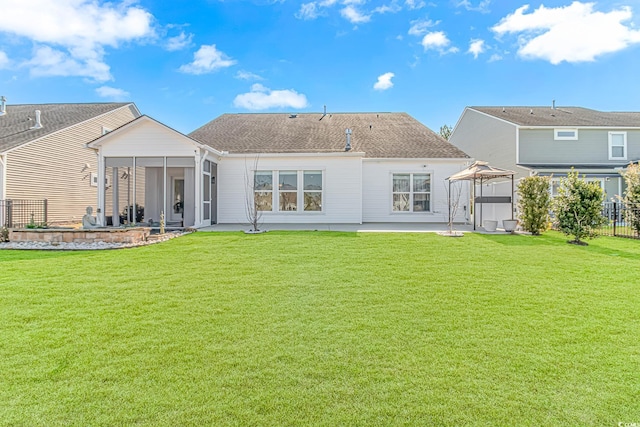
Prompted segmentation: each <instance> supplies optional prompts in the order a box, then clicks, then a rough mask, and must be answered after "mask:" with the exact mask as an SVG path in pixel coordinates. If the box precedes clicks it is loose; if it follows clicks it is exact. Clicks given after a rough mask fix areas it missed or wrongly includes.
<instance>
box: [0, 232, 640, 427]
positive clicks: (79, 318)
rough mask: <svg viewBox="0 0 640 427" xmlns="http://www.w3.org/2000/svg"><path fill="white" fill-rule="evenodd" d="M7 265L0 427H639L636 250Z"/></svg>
mask: <svg viewBox="0 0 640 427" xmlns="http://www.w3.org/2000/svg"><path fill="white" fill-rule="evenodd" d="M565 241H566V238H564V237H563V236H561V235H559V234H556V233H548V234H546V235H544V236H541V237H531V236H497V235H490V236H489V235H472V234H467V235H466V236H465V237H463V238H447V237H442V236H438V235H434V234H373V233H369V234H351V233H330V232H326V233H324V232H271V233H267V234H264V235H244V234H242V233H196V234H193V235H189V236H186V237H182V238H179V239H175V240H171V241H169V242H165V243H161V244H157V245H152V246H149V247H144V248H136V249H127V250H117V251H100V252H28V251H0V425H11V426H14V425H17V426H39V425H42V426H55V425H60V426H62V425H64V426H67V425H79V426H87V425H92V426H94V425H95V426H98V425H105V426H117V425H150V426H158V425H161V426H162V425H166V426H180V425H216V426H218V425H237V426H251V425H256V426H270V425H296V426H297V425H327V426H338V425H340V426H347V425H380V426H389V425H451V426H454V425H455V426H458V425H492V426H493V425H495V426H511V425H513V426H515V425H518V426H521V425H530V426H541V425H542V426H617V425H618V423H619V422H626V423H633V422H635V423H640V292H639V287H640V241H632V240H624V239H614V238H600V239H596V240H593V241H590V245H589V246H588V247H578V246H574V245H568V244H566V243H565Z"/></svg>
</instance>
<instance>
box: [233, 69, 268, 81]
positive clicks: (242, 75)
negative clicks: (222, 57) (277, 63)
mask: <svg viewBox="0 0 640 427" xmlns="http://www.w3.org/2000/svg"><path fill="white" fill-rule="evenodd" d="M235 78H236V79H239V80H264V79H263V78H262V77H260V76H259V75H257V74H255V73H252V72H250V71H245V70H240V71H238V72H237V73H236V75H235Z"/></svg>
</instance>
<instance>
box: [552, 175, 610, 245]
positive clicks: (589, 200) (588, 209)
mask: <svg viewBox="0 0 640 427" xmlns="http://www.w3.org/2000/svg"><path fill="white" fill-rule="evenodd" d="M603 200H604V192H603V191H602V188H600V185H598V183H595V182H586V181H585V180H584V179H581V178H580V177H579V176H578V172H577V171H574V170H571V172H569V174H567V177H566V178H562V179H561V180H560V188H559V189H558V195H557V196H556V197H555V199H554V200H553V212H554V214H555V226H556V227H557V228H558V230H560V231H561V232H563V233H564V234H566V235H567V236H573V237H574V239H573V240H571V241H569V243H576V244H582V245H586V243H584V242H583V241H582V239H583V238H585V237H589V238H594V237H596V236H597V234H596V231H597V229H598V228H600V227H601V226H602V225H604V223H605V222H606V219H605V218H604V217H603V216H602V202H603Z"/></svg>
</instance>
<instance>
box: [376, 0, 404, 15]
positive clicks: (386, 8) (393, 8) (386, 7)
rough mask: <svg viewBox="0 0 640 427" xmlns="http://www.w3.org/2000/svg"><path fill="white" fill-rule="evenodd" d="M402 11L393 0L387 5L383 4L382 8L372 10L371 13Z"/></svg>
mask: <svg viewBox="0 0 640 427" xmlns="http://www.w3.org/2000/svg"><path fill="white" fill-rule="evenodd" d="M401 10H402V6H400V5H399V4H398V3H397V2H396V1H395V0H393V1H392V2H391V3H389V4H383V5H382V6H378V7H376V8H375V9H373V11H372V13H398V12H400V11H401Z"/></svg>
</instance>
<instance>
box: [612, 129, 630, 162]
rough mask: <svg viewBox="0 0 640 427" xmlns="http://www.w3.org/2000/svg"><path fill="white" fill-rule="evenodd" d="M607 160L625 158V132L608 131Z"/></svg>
mask: <svg viewBox="0 0 640 427" xmlns="http://www.w3.org/2000/svg"><path fill="white" fill-rule="evenodd" d="M609 160H627V132H609Z"/></svg>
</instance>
